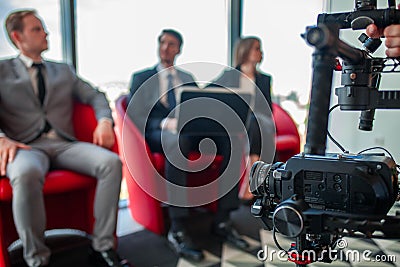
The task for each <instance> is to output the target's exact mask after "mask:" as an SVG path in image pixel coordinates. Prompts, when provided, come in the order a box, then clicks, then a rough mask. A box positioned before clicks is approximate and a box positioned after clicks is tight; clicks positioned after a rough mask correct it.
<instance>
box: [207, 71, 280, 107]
mask: <svg viewBox="0 0 400 267" xmlns="http://www.w3.org/2000/svg"><path fill="white" fill-rule="evenodd" d="M240 76H241V75H240V67H238V68H237V69H227V70H225V71H224V72H223V73H222V74H221V75H220V76H219V77H218V78H217V79H216V80H215V81H214V82H212V84H211V85H212V86H225V87H233V88H235V87H239V86H240ZM271 82H272V77H271V76H270V75H268V74H265V73H260V72H259V73H257V74H256V81H255V84H256V85H257V87H258V90H256V94H255V103H254V112H256V113H260V114H266V113H267V112H268V111H266V110H265V106H266V105H265V101H267V103H268V105H269V107H270V109H271V111H272V100H271Z"/></svg>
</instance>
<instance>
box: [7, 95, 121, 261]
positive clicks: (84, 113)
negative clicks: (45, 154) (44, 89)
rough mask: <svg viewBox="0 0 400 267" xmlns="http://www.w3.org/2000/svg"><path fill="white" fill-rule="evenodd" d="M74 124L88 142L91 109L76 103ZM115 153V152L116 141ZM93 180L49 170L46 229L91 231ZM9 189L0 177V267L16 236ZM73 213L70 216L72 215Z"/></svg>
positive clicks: (93, 121)
mask: <svg viewBox="0 0 400 267" xmlns="http://www.w3.org/2000/svg"><path fill="white" fill-rule="evenodd" d="M73 123H74V129H75V134H76V136H77V138H78V139H79V140H81V141H85V142H91V141H92V134H93V131H94V129H95V128H96V126H97V120H96V117H95V115H94V111H93V109H92V108H91V107H90V106H88V105H83V104H78V103H77V104H75V107H74V116H73ZM112 150H113V151H114V152H118V146H117V143H116V144H115V145H114V147H113V149H112ZM96 183H97V181H96V179H94V178H92V177H89V176H86V175H82V174H79V173H76V172H72V171H68V170H52V171H50V172H49V173H48V174H47V176H46V181H45V184H44V188H43V193H44V199H45V207H46V215H47V227H46V229H77V230H81V231H84V232H86V233H88V234H91V233H92V231H93V223H94V216H93V201H94V194H95V189H96ZM11 201H12V188H11V186H10V184H9V180H8V179H7V178H6V177H0V267H10V266H11V265H10V258H9V253H8V250H7V248H8V246H9V245H10V244H11V243H12V242H13V241H15V240H17V239H18V234H17V232H16V229H15V226H14V220H13V216H12V210H11ZM71 215H73V216H71Z"/></svg>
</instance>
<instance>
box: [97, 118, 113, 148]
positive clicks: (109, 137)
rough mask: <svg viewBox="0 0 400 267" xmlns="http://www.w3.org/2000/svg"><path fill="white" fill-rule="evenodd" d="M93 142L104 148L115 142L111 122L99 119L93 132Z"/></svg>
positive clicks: (110, 146)
mask: <svg viewBox="0 0 400 267" xmlns="http://www.w3.org/2000/svg"><path fill="white" fill-rule="evenodd" d="M93 143H94V144H96V145H99V146H101V147H104V148H108V149H110V148H112V146H113V145H114V143H115V136H114V130H113V126H112V122H111V121H109V120H101V121H100V122H99V124H98V125H97V127H96V129H95V130H94V132H93Z"/></svg>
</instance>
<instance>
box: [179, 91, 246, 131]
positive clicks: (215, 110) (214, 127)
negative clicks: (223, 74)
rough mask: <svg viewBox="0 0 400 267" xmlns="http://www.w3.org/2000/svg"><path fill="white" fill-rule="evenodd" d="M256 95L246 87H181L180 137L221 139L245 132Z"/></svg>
mask: <svg viewBox="0 0 400 267" xmlns="http://www.w3.org/2000/svg"><path fill="white" fill-rule="evenodd" d="M253 95H254V92H251V91H250V90H246V89H243V88H240V89H239V88H224V87H207V88H204V89H200V88H198V87H189V86H185V87H181V91H180V94H179V95H178V102H179V105H178V108H177V113H176V116H177V118H178V126H177V130H178V132H180V133H181V134H188V135H200V136H219V135H227V134H240V133H244V132H245V131H246V129H247V126H248V123H249V115H250V114H251V110H252V107H253V102H254V97H253Z"/></svg>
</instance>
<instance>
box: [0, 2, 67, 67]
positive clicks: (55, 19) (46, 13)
mask: <svg viewBox="0 0 400 267" xmlns="http://www.w3.org/2000/svg"><path fill="white" fill-rule="evenodd" d="M22 8H24V9H25V8H33V9H36V10H37V11H38V13H39V16H41V17H42V18H43V20H44V24H45V27H46V29H47V31H48V32H49V36H48V40H49V50H48V51H46V52H45V53H44V54H43V56H44V57H46V58H49V59H51V60H56V61H61V60H62V48H61V30H60V29H61V28H60V3H59V0H46V1H42V0H13V1H0V20H1V23H2V26H1V27H0V34H1V38H0V58H6V57H10V56H13V55H18V51H17V50H16V49H15V48H14V46H13V45H12V44H11V41H9V39H8V36H7V32H6V30H5V26H4V23H5V20H6V17H7V16H8V14H9V13H10V12H11V11H13V10H15V9H22Z"/></svg>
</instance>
